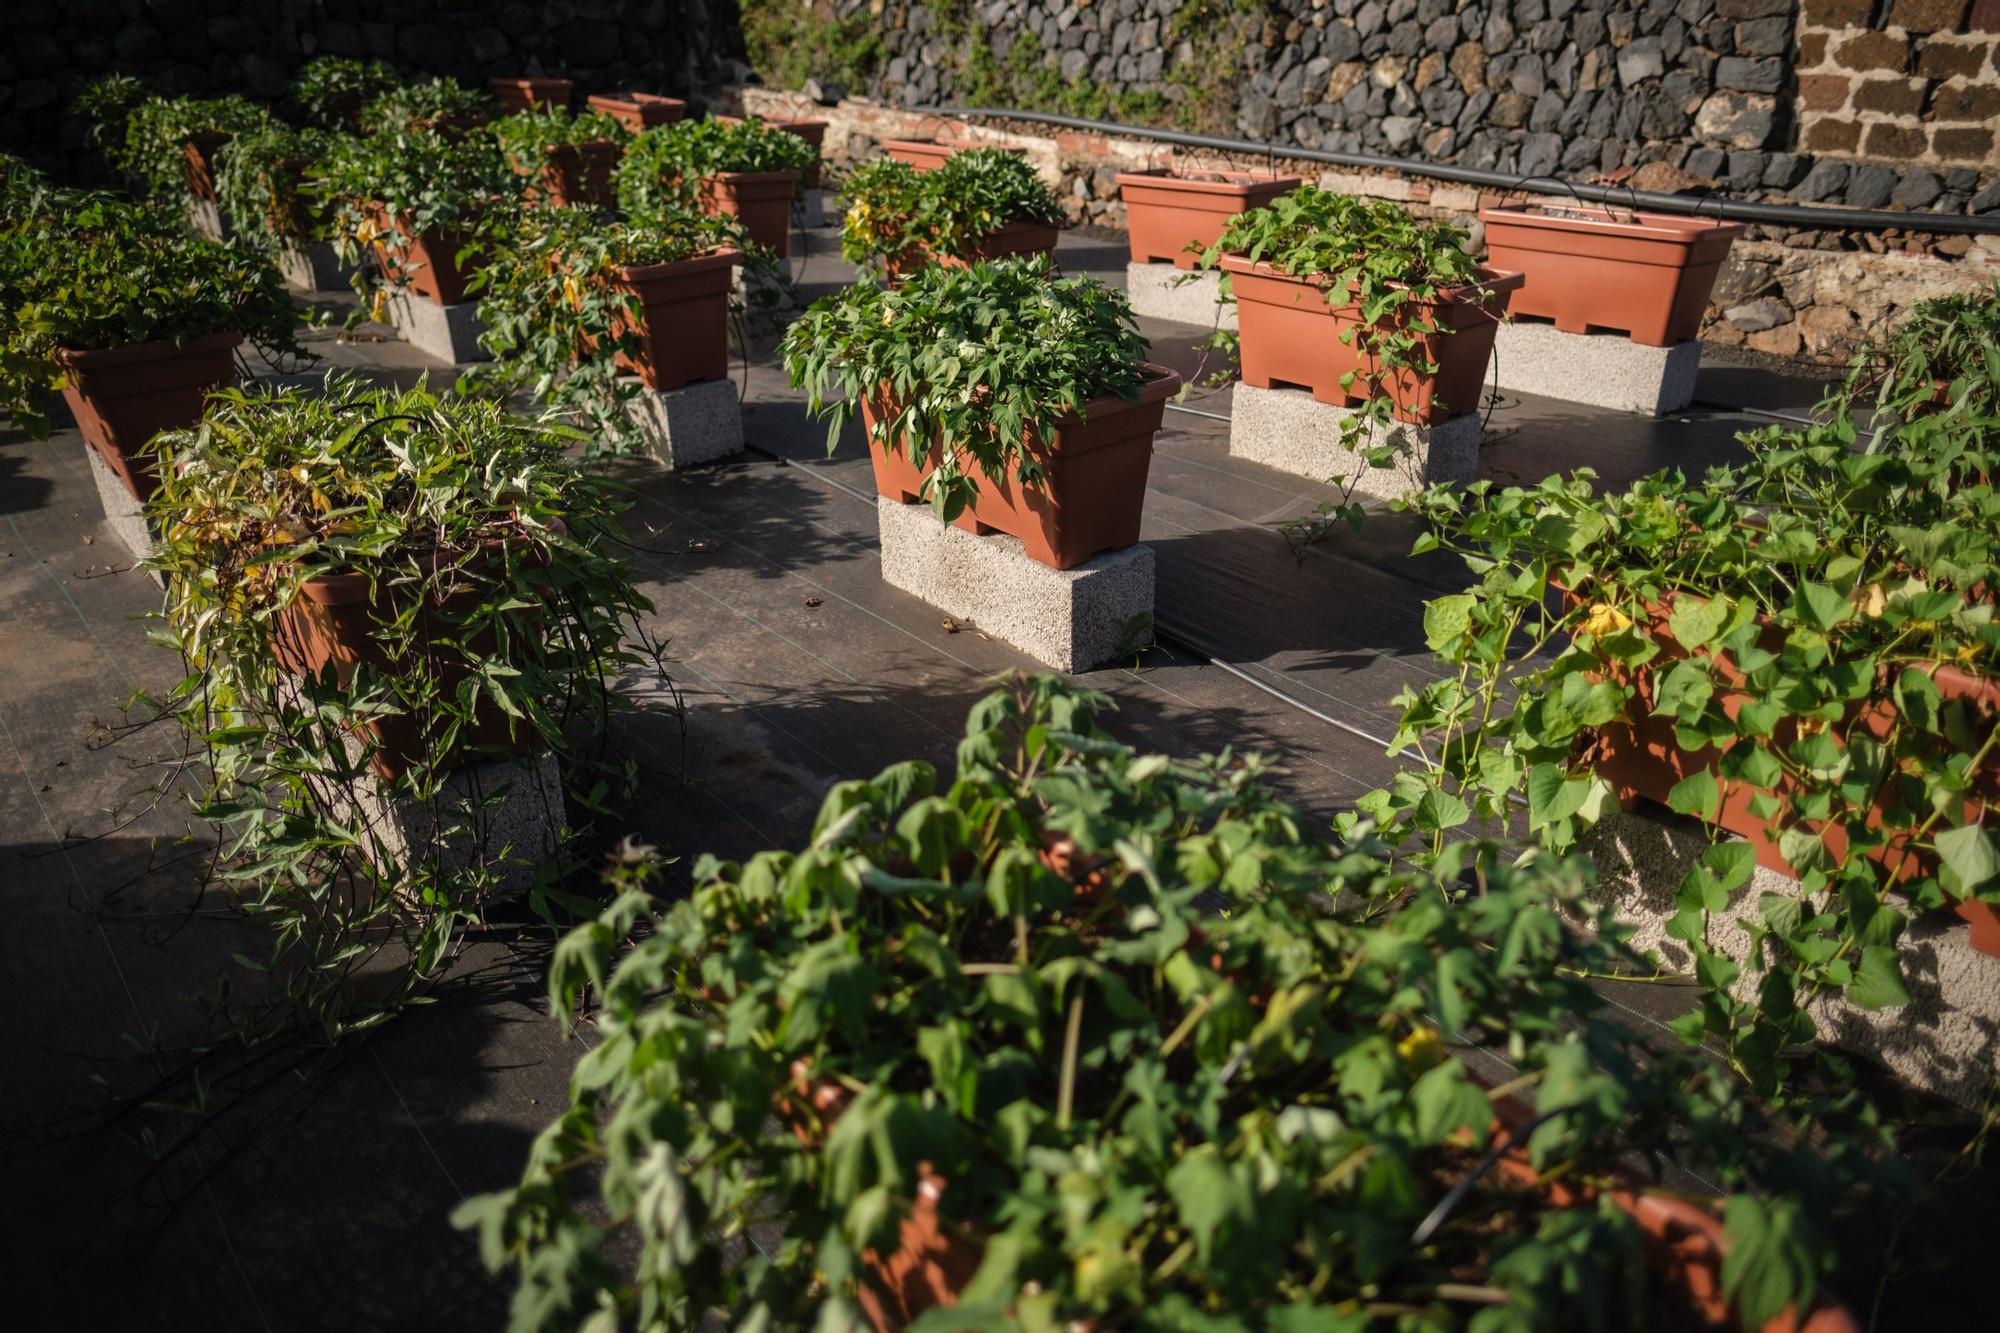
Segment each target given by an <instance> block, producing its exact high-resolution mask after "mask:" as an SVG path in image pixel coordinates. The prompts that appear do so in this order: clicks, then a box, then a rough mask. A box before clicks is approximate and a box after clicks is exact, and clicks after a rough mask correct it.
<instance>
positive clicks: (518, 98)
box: [486, 79, 576, 114]
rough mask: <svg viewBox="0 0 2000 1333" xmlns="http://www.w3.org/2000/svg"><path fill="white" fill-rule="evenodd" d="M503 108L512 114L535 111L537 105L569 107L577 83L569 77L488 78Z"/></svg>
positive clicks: (489, 86)
mask: <svg viewBox="0 0 2000 1333" xmlns="http://www.w3.org/2000/svg"><path fill="white" fill-rule="evenodd" d="M486 86H487V87H488V88H490V89H492V90H493V96H494V97H495V98H496V99H498V100H499V103H500V106H501V108H502V109H503V110H505V111H507V112H509V113H510V114H519V113H520V112H523V111H533V110H534V109H535V108H536V107H538V106H539V107H544V108H546V107H552V106H556V107H561V108H563V109H564V110H565V111H567V110H568V109H569V99H570V94H571V92H573V91H574V90H575V88H576V85H575V84H574V83H572V82H570V81H569V80H568V79H488V80H487V81H486Z"/></svg>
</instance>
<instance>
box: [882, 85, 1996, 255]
mask: <svg viewBox="0 0 2000 1333" xmlns="http://www.w3.org/2000/svg"><path fill="white" fill-rule="evenodd" d="M909 109H910V110H911V111H915V112H918V113H921V114H924V115H933V116H984V117H987V118H988V119H992V120H1021V121H1028V122H1030V123H1032V124H1039V125H1054V126H1057V127H1059V128H1062V129H1071V130H1089V131H1091V132H1093V133H1098V134H1117V135H1123V136H1125V137H1127V138H1132V139H1147V140H1151V141H1153V142H1155V143H1166V144H1175V145H1178V146H1181V147H1185V148H1200V149H1205V150H1207V151H1209V152H1217V153H1236V154H1240V155H1242V156H1246V157H1262V158H1264V159H1266V161H1275V160H1276V159H1277V158H1279V157H1286V158H1291V159H1294V160H1296V161H1301V162H1324V163H1327V164H1328V165H1330V166H1337V167H1356V168H1363V169H1369V170H1376V171H1393V172H1397V173H1400V174H1402V175H1405V176H1421V177H1424V178H1427V179H1430V180H1441V181H1449V182H1451V183H1452V184H1455V185H1478V186H1485V187H1488V188H1492V189H1501V190H1505V189H1510V188H1513V187H1516V186H1518V185H1519V184H1520V183H1521V182H1522V181H1523V180H1548V181H1552V182H1554V183H1555V184H1556V185H1559V186H1561V187H1562V189H1561V192H1562V193H1566V194H1569V195H1570V196H1572V197H1573V198H1576V199H1579V200H1588V201H1590V202H1592V203H1600V204H1615V203H1619V202H1623V203H1624V204H1625V205H1626V206H1627V207H1628V208H1631V209H1633V210H1635V211H1636V210H1638V209H1642V208H1643V209H1646V210H1647V211H1649V212H1654V213H1673V214H1677V215H1682V216H1691V217H1712V218H1716V219H1719V220H1721V221H1725V222H1757V223H1764V224H1767V225H1770V226H1777V227H1797V228H1800V229H1801V230H1807V231H1921V232H1929V233H1933V234H1940V235H1957V236H2000V214H1984V215H1980V216H1970V215H1965V214H1954V213H1892V212H1889V211H1887V210H1885V209H1875V208H1814V207H1809V206H1807V205H1804V204H1758V203H1750V202H1748V201H1747V200H1741V199H1724V198H1722V197H1721V196H1719V195H1713V194H1708V195H1685V194H1659V193H1656V192H1654V191H1651V190H1634V189H1632V188H1631V187H1630V186H1625V185H1616V186H1605V185H1587V184H1584V183H1581V182H1574V181H1563V180H1560V179H1558V178H1556V177H1553V176H1534V177H1524V176H1522V175H1521V174H1520V173H1518V172H1505V171H1489V170H1487V169H1485V168H1483V167H1461V166H1453V165H1450V164H1448V163H1443V162H1428V161H1425V160H1424V159H1422V158H1415V157H1382V156H1378V155H1376V154H1373V153H1338V152H1332V151H1330V150H1327V149H1324V148H1303V147H1300V146H1298V145H1296V144H1278V143H1271V142H1267V141H1258V140H1254V139H1227V138H1221V137H1218V136H1215V135H1209V134H1188V133H1185V132H1183V131H1181V130H1161V129H1152V128H1149V127H1146V126H1141V125H1120V124H1118V123H1116V122H1115V121H1108V120H1088V119H1085V118H1084V117H1082V116H1060V115H1054V114H1052V113H1050V112H1046V111H1020V110H1015V109H1012V108H1008V107H987V106H917V107H911V108H909ZM1556 192H1557V191H1554V190H1550V191H1546V193H1556Z"/></svg>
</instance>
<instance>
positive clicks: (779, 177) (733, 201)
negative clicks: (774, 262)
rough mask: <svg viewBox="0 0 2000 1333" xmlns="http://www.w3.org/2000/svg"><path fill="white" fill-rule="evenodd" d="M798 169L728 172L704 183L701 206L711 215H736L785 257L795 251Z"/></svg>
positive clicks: (766, 245)
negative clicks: (794, 227) (794, 222)
mask: <svg viewBox="0 0 2000 1333" xmlns="http://www.w3.org/2000/svg"><path fill="white" fill-rule="evenodd" d="M798 191H799V173H798V172H796V171H724V172H720V173H718V174H716V175H714V176H710V177H709V178H708V179H707V180H705V181H703V182H702V183H701V208H702V211H703V212H704V213H707V214H708V215H709V216H710V217H723V216H727V217H732V218H735V219H736V220H737V221H739V222H741V223H742V224H743V230H744V231H746V232H748V233H749V235H750V239H751V240H753V241H755V242H756V243H757V244H759V245H761V246H763V247H764V248H766V249H767V250H770V251H771V252H772V253H773V254H775V255H777V256H778V258H780V259H783V258H785V257H786V256H787V255H789V254H791V252H792V196H794V195H796V194H797V193H798Z"/></svg>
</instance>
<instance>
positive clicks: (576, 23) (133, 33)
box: [0, 0, 747, 174]
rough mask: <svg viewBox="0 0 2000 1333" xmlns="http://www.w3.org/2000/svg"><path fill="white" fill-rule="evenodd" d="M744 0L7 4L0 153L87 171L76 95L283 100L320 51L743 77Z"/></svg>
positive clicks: (427, 61)
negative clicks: (130, 84) (142, 83)
mask: <svg viewBox="0 0 2000 1333" xmlns="http://www.w3.org/2000/svg"><path fill="white" fill-rule="evenodd" d="M735 13H736V5H735V3H734V0H534V3H529V0H496V2H487V3H481V2H480V0H0V14H4V17H0V148H5V149H6V150H8V151H10V152H13V153H17V154H19V155H20V156H22V157H25V158H27V159H28V160H29V161H31V162H34V163H35V164H36V165H38V166H42V167H45V168H48V169H51V170H55V171H58V172H63V173H66V174H74V173H79V172H82V173H88V171H89V170H90V168H91V165H92V164H91V162H90V155H89V154H87V153H86V151H85V138H84V126H83V125H82V124H81V123H80V122H78V120H77V119H76V118H75V117H74V116H72V115H70V114H69V106H70V102H71V101H72V99H74V97H75V96H76V93H77V91H78V90H79V89H80V88H82V87H83V85H84V84H86V83H88V82H89V81H90V80H92V79H95V78H97V77H99V76H100V75H104V74H113V73H118V74H135V75H138V76H139V77H141V78H143V79H146V80H147V81H148V82H150V83H152V84H154V85H155V86H157V87H158V88H159V89H160V90H161V91H163V92H170V93H179V94H186V95H200V96H213V95H217V94H220V93H228V92H245V93H249V94H250V95H252V96H254V97H258V98H263V99H266V100H270V101H276V100H278V99H280V98H282V97H283V96H284V94H285V91H286V89H287V87H288V86H289V85H290V83H291V79H292V75H293V73H294V71H296V70H297V69H298V67H299V66H300V65H302V64H304V63H305V62H306V61H308V60H310V59H312V58H313V57H314V56H317V55H343V56H368V57H373V58H375V59H378V60H385V61H388V62H390V63H391V64H394V65H396V66H397V67H398V68H400V69H401V70H403V71H404V72H405V73H408V74H412V75H420V76H425V77H427V76H429V75H432V74H449V75H452V76H455V77H457V78H460V79H463V80H465V81H466V82H468V83H474V84H477V83H481V82H483V81H484V80H486V79H488V78H493V77H497V76H503V75H517V74H523V73H529V74H539V73H550V74H564V75H568V76H570V77H573V78H575V79H576V80H577V81H578V84H579V89H580V90H581V91H598V90H603V89H610V88H638V89H642V90H649V91H655V92H667V93H681V92H686V91H689V90H690V89H692V88H694V87H696V86H697V85H699V84H701V83H703V82H709V81H714V80H718V79H729V78H732V77H736V76H738V75H740V74H742V73H746V72H747V68H746V67H744V66H741V65H740V64H738V63H736V62H737V60H738V58H739V57H740V56H741V54H742V43H741V39H740V37H739V36H738V34H737V32H736V29H735Z"/></svg>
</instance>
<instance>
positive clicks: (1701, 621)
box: [1667, 597, 1729, 652]
mask: <svg viewBox="0 0 2000 1333" xmlns="http://www.w3.org/2000/svg"><path fill="white" fill-rule="evenodd" d="M1728 619H1729V603H1728V601H1727V600H1726V599H1724V598H1721V597H1711V598H1706V599H1698V598H1694V597H1676V598H1675V599H1674V609H1673V610H1672V611H1671V612H1669V613H1668V615H1667V630H1668V632H1669V633H1671V634H1672V635H1673V636H1674V638H1675V640H1676V641H1677V642H1679V644H1680V646H1681V647H1683V648H1685V649H1687V650H1688V651H1689V652H1694V651H1695V650H1696V649H1699V648H1706V647H1707V646H1708V645H1709V644H1711V643H1713V642H1715V638H1716V636H1717V635H1718V634H1720V633H1721V632H1722V626H1723V624H1724V622H1726V621H1727V620H1728Z"/></svg>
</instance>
